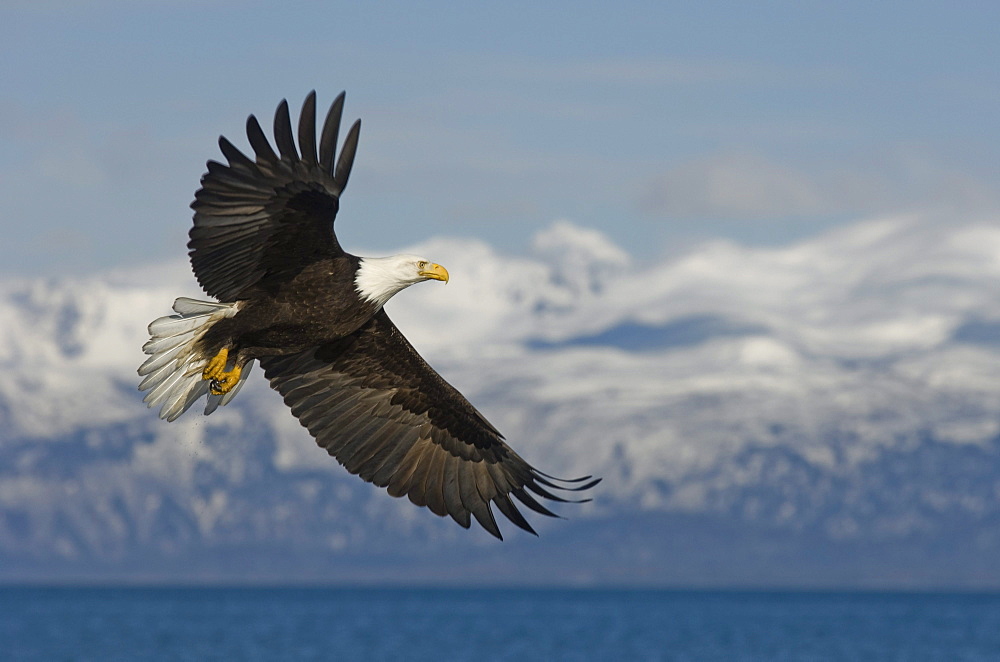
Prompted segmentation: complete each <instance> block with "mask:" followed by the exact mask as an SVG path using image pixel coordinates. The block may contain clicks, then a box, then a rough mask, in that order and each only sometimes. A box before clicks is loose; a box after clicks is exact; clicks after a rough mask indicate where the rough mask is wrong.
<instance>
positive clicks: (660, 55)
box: [0, 0, 1000, 276]
mask: <svg viewBox="0 0 1000 662" xmlns="http://www.w3.org/2000/svg"><path fill="white" fill-rule="evenodd" d="M997 25H1000V5H998V4H996V3H992V2H983V3H961V2H959V3H923V2H908V3H890V2H884V3H867V2H843V3H814V2H763V3H713V2H703V3H664V2H649V3H643V2H631V3H629V2H626V3H585V2H548V3H521V2H504V3H492V4H488V5H487V4H479V3H466V4H461V5H460V4H458V3H443V2H439V3H434V2H431V3H419V4H418V3H404V2H383V3H377V4H376V3H364V4H362V3H336V2H329V3H319V2H316V3H295V2H285V3H280V6H279V3H237V2H184V1H175V2H155V1H147V2H111V1H108V2H99V1H94V2H60V1H54V0H53V1H44V0H43V1H39V2H17V1H15V2H8V3H5V4H4V5H3V6H2V7H0V58H2V61H3V62H4V67H3V68H2V70H0V122H2V125H3V127H4V128H3V131H2V133H0V145H2V149H0V223H2V226H3V237H4V241H3V242H2V245H0V274H2V275H5V276H10V275H25V276H48V275H59V274H65V273H86V272H91V271H95V270H100V269H104V268H107V267H113V266H118V265H135V264H141V263H144V262H158V261H162V260H165V259H170V258H177V257H181V256H183V254H184V252H185V248H184V244H185V242H186V233H187V229H188V227H189V224H190V210H189V209H188V207H187V205H188V204H189V202H190V201H191V199H192V195H193V193H194V190H195V188H196V187H197V183H198V178H199V177H200V175H201V173H202V172H203V171H204V162H205V160H206V159H209V158H215V159H218V158H220V155H219V153H218V148H217V147H216V144H215V140H216V138H217V136H218V135H219V134H220V133H224V134H225V135H227V136H228V137H230V138H231V139H233V140H234V142H236V144H237V145H240V146H245V145H246V141H245V137H244V136H243V132H242V127H243V121H244V119H245V117H246V115H247V114H248V113H251V112H253V113H255V114H257V115H258V117H260V118H261V119H262V123H263V124H265V125H269V123H270V119H271V114H272V113H273V110H274V107H275V106H276V105H277V102H278V101H279V100H280V99H282V98H285V97H287V98H288V99H289V101H290V103H291V105H292V108H293V112H294V111H295V110H297V108H298V106H299V104H300V103H301V101H302V98H303V97H304V96H305V94H306V93H307V92H308V91H309V90H311V89H316V90H317V92H318V95H319V100H320V103H321V104H325V103H329V101H331V100H332V99H333V97H334V96H335V95H336V94H337V93H338V92H339V91H340V90H342V89H345V90H347V94H348V96H347V106H346V111H345V115H346V118H347V120H348V121H350V120H353V119H354V118H355V117H361V118H362V119H363V129H362V140H361V146H360V149H359V154H358V159H357V161H356V164H355V169H354V172H353V175H352V179H351V183H350V186H349V188H348V190H347V192H346V195H345V197H344V200H343V202H342V206H341V215H340V218H339V220H338V226H337V227H338V234H339V235H340V237H341V239H342V242H343V243H344V244H345V245H346V247H347V248H348V249H349V250H350V249H352V248H353V249H355V250H356V251H362V250H366V251H368V252H381V251H388V250H392V249H395V248H399V247H401V246H404V245H406V244H410V243H413V242H416V241H420V240H422V239H425V238H427V237H429V236H434V235H459V236H466V237H477V238H481V239H483V240H485V241H487V242H489V243H491V244H494V245H496V246H498V247H500V248H501V249H502V250H507V251H511V252H519V251H523V250H525V247H526V246H527V245H528V243H529V242H530V239H531V237H532V236H533V235H534V234H535V233H536V232H537V231H538V230H539V229H541V228H543V227H546V226H548V225H549V224H551V223H552V222H553V221H554V220H556V219H560V218H565V219H569V220H571V221H573V222H575V223H578V224H580V225H584V226H588V227H594V228H598V229H600V230H602V231H604V232H605V233H607V234H608V235H610V236H611V237H612V238H613V239H614V240H615V241H617V242H618V243H620V244H621V245H622V246H623V247H624V248H625V249H626V250H628V251H629V252H631V253H633V254H634V255H637V256H638V257H639V258H640V259H644V260H651V259H655V258H656V257H658V256H660V255H663V254H667V253H670V252H671V251H673V250H676V249H677V248H678V247H684V246H687V245H690V244H691V243H692V242H695V241H700V240H702V239H705V238H710V237H726V238H729V239H733V240H736V241H741V242H751V243H781V242H786V241H790V240H794V239H796V238H799V237H803V236H808V235H811V234H814V233H816V232H818V231H820V230H822V229H824V228H827V227H830V226H832V225H835V224H838V223H844V222H849V221H852V220H856V219H858V218H861V217H865V216H871V215H876V214H880V213H888V212H897V211H908V212H909V211H917V212H921V211H936V212H941V211H944V212H946V213H945V214H944V216H951V217H954V218H956V219H967V218H969V217H970V216H986V217H989V216H990V215H993V214H995V212H996V210H997V209H998V207H1000V183H998V182H1000V177H998V175H1000V168H998V165H997V164H998V162H1000V158H998V157H1000V122H998V121H997V118H998V117H1000V66H998V65H1000V47H998V45H997V39H996V26H997Z"/></svg>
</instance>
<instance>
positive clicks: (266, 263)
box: [188, 92, 599, 538]
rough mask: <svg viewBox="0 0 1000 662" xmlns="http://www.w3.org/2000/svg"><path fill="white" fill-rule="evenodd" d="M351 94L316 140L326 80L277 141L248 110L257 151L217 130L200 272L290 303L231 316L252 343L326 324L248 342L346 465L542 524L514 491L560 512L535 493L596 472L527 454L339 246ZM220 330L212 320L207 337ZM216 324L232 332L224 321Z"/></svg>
mask: <svg viewBox="0 0 1000 662" xmlns="http://www.w3.org/2000/svg"><path fill="white" fill-rule="evenodd" d="M343 107H344V94H343V93H341V94H340V95H338V96H337V98H336V99H335V100H334V102H333V104H331V106H330V109H329V111H328V113H327V115H326V119H325V120H324V122H323V128H322V130H321V132H320V135H319V142H318V144H317V134H316V94H315V92H310V93H309V95H307V96H306V99H305V102H304V103H303V105H302V110H301V112H300V115H299V118H298V123H297V127H296V131H295V135H293V126H292V118H291V115H290V113H289V109H288V103H287V102H286V101H284V100H283V101H282V102H281V103H280V104H278V107H277V110H276V111H275V116H274V124H273V128H274V146H275V147H276V149H277V151H275V147H272V145H271V143H270V142H269V141H268V139H267V136H265V134H264V131H263V129H262V128H261V126H260V123H259V122H258V121H257V119H256V117H254V116H253V115H250V116H249V117H248V118H247V123H246V133H247V139H248V140H249V144H250V147H251V149H252V150H253V155H252V158H251V157H250V156H247V155H246V154H244V153H243V152H241V151H240V150H239V149H238V148H237V147H235V146H234V145H233V144H232V143H231V142H230V141H229V140H227V139H226V138H225V137H220V138H219V148H220V150H221V151H222V155H223V156H224V157H225V159H226V161H227V163H220V162H216V161H209V163H208V172H207V173H205V175H204V176H203V177H202V182H201V188H200V189H199V190H198V191H197V193H196V194H195V200H194V202H193V203H192V204H191V207H192V208H193V209H194V227H192V229H191V231H190V234H189V239H190V241H189V243H188V248H189V249H190V257H191V265H192V268H193V270H194V273H195V276H196V277H197V279H198V282H199V283H200V284H201V285H202V287H203V288H204V289H205V291H206V292H207V293H208V294H210V295H212V296H214V297H216V298H218V299H219V300H221V301H224V302H233V301H238V300H243V301H245V302H247V304H248V305H247V307H246V310H247V311H249V310H253V309H254V306H255V305H258V306H260V305H263V306H264V308H266V309H267V310H268V311H275V310H279V311H284V312H282V313H280V314H283V315H285V316H286V317H284V318H279V319H274V318H271V317H266V315H265V314H264V313H258V317H257V318H254V317H253V316H252V315H251V314H250V313H249V312H240V313H239V314H238V315H236V316H235V317H233V318H232V322H231V324H230V327H229V328H230V330H231V331H232V330H233V329H242V330H241V331H240V334H238V335H234V336H233V337H236V338H239V342H241V343H246V344H249V346H251V347H256V346H255V345H253V344H252V342H253V335H254V333H258V334H259V333H266V332H271V331H272V330H273V328H274V327H275V326H276V325H277V326H281V325H286V326H287V327H289V328H297V329H301V328H303V323H302V322H301V319H300V317H298V316H299V315H300V314H304V313H305V312H306V311H311V312H309V314H311V315H312V316H313V317H312V319H313V320H314V321H313V327H311V328H312V329H313V330H312V331H310V332H309V333H312V334H316V333H318V334H321V335H319V336H316V335H310V336H308V342H299V343H298V344H295V345H294V346H292V347H291V348H289V347H286V346H285V345H279V346H278V351H277V352H275V351H274V348H275V345H273V344H272V345H268V346H267V347H268V349H269V351H263V352H259V353H256V354H251V355H249V356H252V358H256V359H257V360H259V361H260V363H261V366H262V367H263V368H264V372H265V375H266V376H267V378H268V379H269V380H270V382H271V386H272V387H273V388H274V389H276V390H277V391H279V392H280V393H281V395H282V397H283V398H284V401H285V403H286V404H287V405H288V406H289V408H290V409H291V411H292V414H293V415H294V416H295V417H296V418H298V420H299V422H300V423H301V424H302V425H303V426H305V427H306V428H307V429H308V430H309V432H310V433H311V434H312V436H313V437H314V438H315V439H316V442H317V444H319V446H321V447H322V448H324V449H326V451H327V452H328V453H329V454H330V455H332V456H333V457H335V458H337V460H338V461H339V462H340V463H341V464H342V465H344V467H345V468H346V469H347V470H348V471H349V472H351V473H353V474H356V475H358V476H360V477H361V478H362V479H364V480H366V481H368V482H371V483H373V484H375V485H377V486H379V487H382V488H385V489H386V490H387V492H388V493H389V494H390V495H392V496H396V497H402V496H404V495H405V496H407V497H408V498H409V500H410V501H412V502H413V503H415V504H417V505H419V506H426V507H427V508H429V509H430V510H431V511H432V512H434V513H435V514H437V515H440V516H450V517H451V518H452V519H454V520H455V522H457V523H458V524H459V525H460V526H463V527H465V528H469V527H470V526H471V523H472V520H473V519H475V521H476V522H478V523H479V524H480V525H481V526H482V527H483V528H484V529H486V530H487V531H488V532H489V533H491V534H492V535H494V536H496V537H497V538H500V537H501V532H500V528H499V526H498V525H497V521H496V518H495V516H494V513H493V508H494V507H496V509H497V510H499V511H500V512H501V513H502V514H503V515H504V516H506V518H507V519H509V520H510V521H511V522H513V523H514V524H515V525H516V526H518V527H519V528H521V529H524V530H525V531H528V532H530V533H535V531H534V529H533V528H532V526H531V525H530V524H529V522H528V521H527V519H525V517H524V515H523V514H522V513H521V511H520V510H519V508H518V505H517V504H522V505H523V506H525V507H527V508H528V509H530V510H532V511H535V512H537V513H540V514H542V515H545V516H550V517H556V516H557V515H555V513H553V512H552V511H550V510H549V509H548V508H546V507H545V506H543V505H542V504H541V503H540V502H539V501H538V500H537V499H536V498H535V497H534V496H532V495H537V496H538V497H541V498H544V499H548V500H551V501H556V502H566V501H569V499H566V498H564V497H563V496H560V495H558V494H556V492H560V491H565V492H579V491H583V490H587V489H589V488H591V487H593V485H595V484H596V483H597V482H598V480H599V479H591V478H590V477H589V476H588V477H586V478H582V479H576V480H572V481H565V480H562V479H559V478H555V477H553V476H550V475H548V474H545V473H542V472H540V471H538V470H536V469H535V468H534V467H532V466H531V465H529V464H528V463H527V462H525V461H524V460H523V459H522V458H521V457H520V456H518V455H517V453H515V452H514V451H513V449H511V448H510V446H508V445H507V444H506V442H505V441H504V439H503V436H502V435H501V434H500V433H499V432H498V431H497V430H496V428H494V427H493V426H492V425H491V424H490V423H489V421H487V420H486V418H484V417H483V415H482V414H480V413H479V412H478V411H477V410H476V409H475V407H473V406H472V405H471V404H470V403H469V402H468V401H467V400H466V399H465V398H464V397H463V396H462V395H461V394H460V393H459V392H458V391H457V390H455V388H453V387H452V386H451V385H450V384H448V383H447V382H446V381H445V380H444V379H443V378H442V377H441V376H440V375H439V374H438V373H436V372H435V371H434V370H433V369H432V368H431V367H430V366H429V365H428V364H427V363H426V362H425V361H424V360H423V359H422V358H421V357H420V355H419V354H417V352H416V350H414V349H413V347H412V346H411V345H410V344H409V342H407V340H406V339H405V338H404V337H403V335H402V334H401V333H400V332H399V330H398V329H397V328H396V326H395V325H394V324H393V323H392V322H391V321H390V320H389V317H388V316H387V315H386V314H385V312H384V311H382V310H381V309H377V310H376V307H375V306H370V305H369V304H364V303H363V302H362V301H361V299H360V298H358V295H357V293H356V292H355V290H354V288H353V284H354V273H355V270H356V269H357V267H358V264H359V258H356V257H354V256H351V255H348V254H347V253H345V252H344V251H343V250H342V249H341V247H340V244H339V243H338V241H337V238H336V235H335V233H334V229H333V223H334V219H335V218H336V215H337V212H338V210H339V206H340V195H341V194H342V193H343V191H344V188H345V187H346V186H347V181H348V179H349V177H350V174H351V169H352V167H353V164H354V157H355V154H356V153H357V147H358V139H359V135H360V129H361V121H360V120H358V121H357V122H355V123H354V124H353V125H352V126H351V128H350V129H349V130H348V132H347V135H346V137H345V139H344V142H343V147H342V148H341V150H340V153H339V157H338V154H337V142H338V133H339V130H340V124H341V119H342V116H343ZM296 136H297V138H298V145H297V146H296V142H295V137H296ZM276 301H278V302H281V303H280V304H275V303H274V302H276ZM260 302H266V303H264V304H261V303H260ZM331 303H336V304H337V305H339V306H340V308H339V309H338V310H340V311H341V312H340V313H339V314H338V313H334V312H330V311H331V309H330V308H329V304H331ZM267 306H271V308H267ZM366 306H368V307H366ZM258 309H259V308H258ZM241 311H242V309H241ZM316 311H322V312H320V313H317V312H316ZM267 314H276V313H267ZM317 318H318V319H319V320H320V322H319V324H318V325H317V323H316V321H315V320H316V319H317ZM327 318H329V319H327ZM246 320H251V321H249V322H248V321H246ZM240 324H243V325H244V326H243V327H240V326H239V325H240ZM248 324H249V325H250V326H246V325H248ZM253 324H258V326H253ZM317 326H318V327H319V328H320V330H319V331H316V328H317ZM232 332H233V333H235V331H232ZM213 333H216V330H215V327H213V329H212V330H211V331H209V332H208V335H206V340H205V342H209V340H210V339H211V338H213V337H214V336H212V334H213ZM217 333H218V334H219V336H218V337H220V338H221V337H222V334H223V332H222V331H218V332H217ZM330 338H336V339H335V340H330ZM224 340H225V339H224V338H223V340H220V341H218V342H220V343H221V342H223V341H224ZM226 342H228V341H226ZM302 348H306V349H302ZM275 354H277V355H275ZM512 496H513V499H512V498H511V497H512Z"/></svg>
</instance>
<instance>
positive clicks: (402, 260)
mask: <svg viewBox="0 0 1000 662" xmlns="http://www.w3.org/2000/svg"><path fill="white" fill-rule="evenodd" d="M423 280H443V281H444V282H446V283H447V282H448V270H447V269H445V268H444V267H442V266H441V265H440V264H435V263H433V262H430V261H429V260H427V259H425V258H422V257H419V256H417V255H393V256H391V257H364V258H361V262H360V264H359V265H358V270H357V272H355V274H354V287H355V289H356V290H357V291H358V294H359V295H360V297H361V299H363V300H365V301H371V302H374V303H376V304H378V305H379V306H382V305H384V304H385V302H386V301H388V300H389V299H391V298H392V296H393V295H394V294H396V293H397V292H399V291H400V290H403V289H405V288H407V287H409V286H410V285H413V284H414V283H419V282H420V281H423Z"/></svg>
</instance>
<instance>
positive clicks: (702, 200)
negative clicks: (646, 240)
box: [639, 147, 1000, 221]
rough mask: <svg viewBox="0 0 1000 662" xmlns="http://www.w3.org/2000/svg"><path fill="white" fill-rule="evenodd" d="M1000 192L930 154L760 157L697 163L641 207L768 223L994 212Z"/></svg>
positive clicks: (650, 191) (665, 178)
mask: <svg viewBox="0 0 1000 662" xmlns="http://www.w3.org/2000/svg"><path fill="white" fill-rule="evenodd" d="M998 206H1000V188H998V187H997V186H996V184H995V183H993V182H989V181H986V180H985V179H983V178H982V177H981V176H980V175H978V174H977V173H976V172H972V171H969V170H968V169H966V168H963V167H961V166H956V165H953V164H950V163H948V162H947V161H946V160H943V159H939V158H937V157H935V156H934V155H932V154H929V153H927V152H926V151H925V150H921V149H917V148H908V147H900V148H898V149H897V150H896V151H895V152H889V153H885V154H880V155H877V156H876V157H874V158H863V157H861V156H858V155H854V156H853V157H851V158H850V159H849V160H845V161H841V162H827V163H822V164H819V165H814V166H812V167H802V166H793V165H789V164H786V163H782V162H779V161H776V160H773V159H770V158H767V157H764V156H761V155H759V154H754V153H723V154H717V155H714V156H705V157H701V158H697V159H693V160H691V161H688V162H686V163H683V164H681V165H679V166H676V167H674V168H671V169H670V170H667V171H666V172H665V173H663V174H661V175H659V176H656V177H655V178H653V180H652V181H650V182H648V183H647V184H646V186H645V187H644V188H643V190H642V192H641V194H640V196H639V207H640V209H641V210H642V211H644V212H645V213H648V214H650V215H652V216H660V217H665V218H672V219H677V218H680V219H721V220H748V221H755V220H763V219H783V218H791V217H808V216H823V215H870V214H883V213H892V212H897V211H911V212H917V211H919V212H933V211H936V212H940V211H942V210H960V211H963V212H969V211H976V210H981V211H994V210H996V209H997V208H998Z"/></svg>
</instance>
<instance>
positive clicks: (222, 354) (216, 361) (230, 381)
mask: <svg viewBox="0 0 1000 662" xmlns="http://www.w3.org/2000/svg"><path fill="white" fill-rule="evenodd" d="M228 361H229V350H228V349H227V348H225V347H223V348H222V349H220V350H219V353H218V354H216V355H215V356H213V357H212V360H211V361H209V362H208V365H207V366H205V369H204V370H203V371H202V373H201V378H202V379H207V380H210V382H209V384H208V389H209V391H211V392H212V395H223V394H225V393H229V391H232V390H233V388H234V387H235V386H236V385H237V384H238V383H239V381H240V372H242V371H241V370H240V367H239V366H233V369H232V370H228V371H227V370H226V363H227V362H228Z"/></svg>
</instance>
